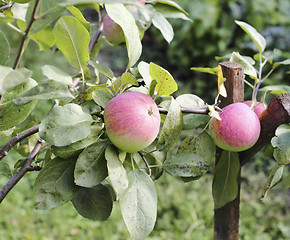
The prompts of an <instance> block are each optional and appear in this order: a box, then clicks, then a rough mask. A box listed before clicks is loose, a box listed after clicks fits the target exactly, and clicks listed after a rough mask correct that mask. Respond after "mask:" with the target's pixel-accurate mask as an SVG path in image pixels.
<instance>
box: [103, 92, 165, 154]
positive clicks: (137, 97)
mask: <svg viewBox="0 0 290 240" xmlns="http://www.w3.org/2000/svg"><path fill="white" fill-rule="evenodd" d="M104 121H105V127H106V130H107V135H108V137H109V139H110V140H111V142H112V143H113V144H114V145H115V146H116V147H118V148H119V149H120V150H122V151H124V152H128V153H133V152H138V151H141V150H143V149H144V148H146V147H148V146H149V145H150V144H151V143H152V142H153V141H154V140H155V138H156V137H157V135H158V132H159V128H160V114H159V110H158V107H157V105H156V103H155V102H154V101H153V99H152V98H151V97H149V96H148V95H146V94H144V93H139V92H126V93H122V94H120V95H118V96H116V97H114V98H113V99H111V100H110V101H109V102H108V104H107V105H106V107H105V109H104Z"/></svg>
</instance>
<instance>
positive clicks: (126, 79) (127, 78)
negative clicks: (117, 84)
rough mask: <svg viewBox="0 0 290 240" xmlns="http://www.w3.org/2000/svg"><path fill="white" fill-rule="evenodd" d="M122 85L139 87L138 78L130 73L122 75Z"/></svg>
mask: <svg viewBox="0 0 290 240" xmlns="http://www.w3.org/2000/svg"><path fill="white" fill-rule="evenodd" d="M121 83H122V85H124V86H126V85H128V84H130V85H133V86H138V85H139V84H138V82H137V80H136V78H135V77H134V76H133V75H132V73H129V72H125V73H123V74H122V75H121Z"/></svg>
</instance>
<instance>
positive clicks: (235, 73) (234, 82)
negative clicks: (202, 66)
mask: <svg viewBox="0 0 290 240" xmlns="http://www.w3.org/2000/svg"><path fill="white" fill-rule="evenodd" d="M220 66H221V68H222V72H223V76H224V78H226V81H225V83H224V84H225V88H226V91H227V97H226V98H224V97H220V100H221V104H220V106H221V107H225V106H227V105H229V104H231V103H235V102H243V101H244V70H243V67H242V66H241V65H240V64H237V63H233V62H223V63H220ZM220 154H221V149H217V154H216V163H218V161H219V157H220ZM240 179H241V169H240V171H239V174H238V194H237V197H236V199H234V200H233V201H232V202H229V203H228V204H226V205H225V206H223V207H221V208H218V209H215V210H214V239H215V240H237V239H239V216H240V210H239V209H240V208H239V206H240V183H241V181H240Z"/></svg>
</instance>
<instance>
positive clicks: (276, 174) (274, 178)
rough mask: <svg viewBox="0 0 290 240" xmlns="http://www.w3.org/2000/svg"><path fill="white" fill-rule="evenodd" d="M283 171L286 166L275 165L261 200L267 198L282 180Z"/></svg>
mask: <svg viewBox="0 0 290 240" xmlns="http://www.w3.org/2000/svg"><path fill="white" fill-rule="evenodd" d="M283 170H284V166H281V165H278V164H276V165H274V166H273V167H272V168H271V170H270V173H269V176H268V178H267V181H266V184H265V185H264V188H263V191H262V194H261V198H264V197H266V196H267V193H268V191H269V190H270V189H271V188H272V187H274V186H275V185H276V184H277V183H278V182H279V181H280V180H281V178H282V176H283Z"/></svg>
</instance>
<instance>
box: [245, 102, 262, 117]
mask: <svg viewBox="0 0 290 240" xmlns="http://www.w3.org/2000/svg"><path fill="white" fill-rule="evenodd" d="M244 103H245V104H247V105H248V106H249V107H251V106H252V101H251V100H249V101H245V102H244ZM264 110H265V108H264V106H263V103H260V102H257V101H256V102H255V104H254V111H255V113H256V114H257V115H258V116H259V115H260V114H261V113H262V112H263V111H264Z"/></svg>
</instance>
